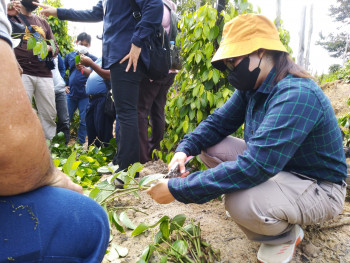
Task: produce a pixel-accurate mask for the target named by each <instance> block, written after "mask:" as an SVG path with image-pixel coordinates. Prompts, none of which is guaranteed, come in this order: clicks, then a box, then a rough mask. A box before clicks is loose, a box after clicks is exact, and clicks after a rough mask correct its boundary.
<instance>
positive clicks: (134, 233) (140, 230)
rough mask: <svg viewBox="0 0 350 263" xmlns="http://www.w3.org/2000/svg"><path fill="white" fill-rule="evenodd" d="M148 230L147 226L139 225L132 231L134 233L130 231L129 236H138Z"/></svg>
mask: <svg viewBox="0 0 350 263" xmlns="http://www.w3.org/2000/svg"><path fill="white" fill-rule="evenodd" d="M149 228H150V227H149V226H148V225H147V224H145V223H141V224H139V225H138V226H137V227H136V228H135V229H134V231H132V233H131V236H132V237H133V236H138V235H140V234H141V233H143V232H144V231H146V230H147V229H149Z"/></svg>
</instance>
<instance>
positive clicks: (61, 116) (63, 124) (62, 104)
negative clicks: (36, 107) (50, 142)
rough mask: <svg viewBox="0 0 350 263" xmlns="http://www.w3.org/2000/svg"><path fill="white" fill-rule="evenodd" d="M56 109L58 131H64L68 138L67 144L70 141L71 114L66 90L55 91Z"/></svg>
mask: <svg viewBox="0 0 350 263" xmlns="http://www.w3.org/2000/svg"><path fill="white" fill-rule="evenodd" d="M55 97H56V111H57V133H59V132H63V133H64V137H65V138H66V144H67V143H68V142H69V139H70V133H69V114H68V106H67V98H66V97H67V96H66V92H64V91H62V92H57V93H55Z"/></svg>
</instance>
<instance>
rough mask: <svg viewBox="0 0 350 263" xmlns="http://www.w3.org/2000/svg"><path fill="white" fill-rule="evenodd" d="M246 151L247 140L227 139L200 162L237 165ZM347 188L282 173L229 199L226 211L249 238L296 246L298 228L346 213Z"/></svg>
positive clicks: (226, 198)
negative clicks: (232, 163)
mask: <svg viewBox="0 0 350 263" xmlns="http://www.w3.org/2000/svg"><path fill="white" fill-rule="evenodd" d="M245 149H246V144H245V142H244V141H243V140H241V139H238V138H234V137H231V136H229V137H227V138H225V139H224V140H223V141H221V142H220V143H218V144H217V145H215V146H213V147H210V148H208V149H207V150H205V151H202V153H201V155H200V158H201V160H202V161H203V163H204V164H205V165H206V166H207V167H209V168H212V167H215V166H216V165H218V164H219V163H221V162H225V161H235V160H236V159H237V156H238V155H239V154H242V153H243V152H244V150H245ZM345 196H346V184H345V182H344V183H343V185H338V184H334V183H330V182H326V181H324V182H321V183H319V184H317V181H316V180H314V179H311V178H308V177H305V176H303V175H299V176H296V175H294V174H292V173H288V172H283V171H282V172H280V173H278V174H276V175H275V176H274V177H272V178H270V179H269V180H268V181H266V182H264V183H262V184H260V185H257V186H255V187H252V188H250V189H245V190H239V191H236V192H233V193H230V194H226V195H225V198H224V200H225V208H226V210H227V211H228V212H229V213H230V215H231V217H232V218H233V220H234V221H235V223H236V224H237V225H238V226H239V227H240V228H241V229H242V230H243V232H244V233H245V234H246V236H247V237H248V238H249V239H250V240H253V241H258V242H262V243H267V244H282V243H286V242H293V241H294V240H295V239H296V237H295V236H293V235H295V234H294V232H295V231H291V230H292V228H293V227H294V226H295V224H298V225H311V224H317V223H323V222H325V221H327V220H330V219H332V218H334V217H336V216H337V215H339V214H340V213H341V212H342V210H343V205H344V200H345Z"/></svg>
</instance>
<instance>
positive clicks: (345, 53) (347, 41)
mask: <svg viewBox="0 0 350 263" xmlns="http://www.w3.org/2000/svg"><path fill="white" fill-rule="evenodd" d="M345 41H346V45H345V50H344V54H343V66H344V65H345V62H346V61H347V57H348V56H347V55H348V53H347V52H348V48H349V42H350V35H349V33H348V34H347V35H346V40H345Z"/></svg>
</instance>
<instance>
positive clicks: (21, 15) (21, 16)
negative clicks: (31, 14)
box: [18, 13, 36, 34]
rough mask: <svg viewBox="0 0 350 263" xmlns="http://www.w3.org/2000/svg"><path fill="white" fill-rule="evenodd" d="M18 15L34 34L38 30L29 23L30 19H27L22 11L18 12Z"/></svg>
mask: <svg viewBox="0 0 350 263" xmlns="http://www.w3.org/2000/svg"><path fill="white" fill-rule="evenodd" d="M18 16H19V17H20V18H21V19H22V21H23V22H24V24H26V26H27V27H28V29H29V31H30V33H32V34H33V33H35V32H36V30H35V28H34V27H32V26H31V25H30V24H29V22H28V19H27V18H26V17H25V16H24V15H23V14H21V13H20V14H18Z"/></svg>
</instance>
